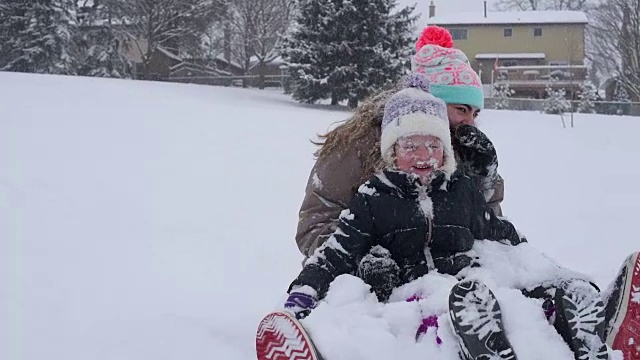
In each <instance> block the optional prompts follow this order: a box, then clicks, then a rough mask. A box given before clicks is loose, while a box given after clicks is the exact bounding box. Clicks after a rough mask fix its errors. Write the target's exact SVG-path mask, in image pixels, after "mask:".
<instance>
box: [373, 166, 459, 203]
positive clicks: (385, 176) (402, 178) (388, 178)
mask: <svg viewBox="0 0 640 360" xmlns="http://www.w3.org/2000/svg"><path fill="white" fill-rule="evenodd" d="M377 179H378V180H379V181H380V183H382V184H383V185H384V187H386V188H388V189H389V190H387V191H389V192H392V191H394V192H397V193H398V194H400V195H402V196H405V197H418V196H419V194H420V193H421V192H425V190H426V192H427V193H431V192H432V190H433V189H441V188H442V187H443V185H444V186H446V183H447V179H446V175H445V174H444V173H443V172H438V173H437V174H436V176H435V178H434V179H433V180H431V182H430V183H429V184H427V185H426V186H425V185H422V184H421V183H420V179H419V178H418V177H417V176H416V175H414V174H410V173H406V172H404V171H400V170H397V169H387V170H384V171H383V172H382V173H380V174H378V175H377ZM381 190H383V191H384V189H381Z"/></svg>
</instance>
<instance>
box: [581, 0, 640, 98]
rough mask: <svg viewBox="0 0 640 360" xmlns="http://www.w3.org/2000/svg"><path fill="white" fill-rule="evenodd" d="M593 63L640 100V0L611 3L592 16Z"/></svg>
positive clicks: (606, 3) (591, 56) (610, 1)
mask: <svg viewBox="0 0 640 360" xmlns="http://www.w3.org/2000/svg"><path fill="white" fill-rule="evenodd" d="M588 40H589V59H591V60H592V61H593V62H594V67H595V68H596V69H597V71H599V72H600V73H601V74H602V75H604V76H606V77H613V78H616V79H617V80H618V81H619V82H620V83H621V84H622V85H623V86H624V87H625V89H626V90H627V91H628V92H629V93H630V94H632V96H633V97H634V98H635V99H638V98H640V60H639V57H640V0H607V1H606V2H604V3H603V4H601V5H599V6H598V7H596V8H595V9H594V11H593V12H592V13H591V21H590V25H589V38H588Z"/></svg>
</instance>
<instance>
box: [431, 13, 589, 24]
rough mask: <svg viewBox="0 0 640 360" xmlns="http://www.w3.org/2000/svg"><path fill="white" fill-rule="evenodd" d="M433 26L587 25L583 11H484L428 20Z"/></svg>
mask: <svg viewBox="0 0 640 360" xmlns="http://www.w3.org/2000/svg"><path fill="white" fill-rule="evenodd" d="M427 21H428V23H429V24H433V25H482V24H487V25H498V24H586V23H588V20H587V15H586V14H585V13H583V12H582V11H489V12H487V17H484V13H483V12H482V11H477V12H467V13H455V14H450V15H442V16H435V17H432V18H430V19H428V20H427Z"/></svg>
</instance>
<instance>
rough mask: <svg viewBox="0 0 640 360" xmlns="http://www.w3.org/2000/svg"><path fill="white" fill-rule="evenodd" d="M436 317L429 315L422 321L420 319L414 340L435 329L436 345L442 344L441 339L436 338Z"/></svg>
mask: <svg viewBox="0 0 640 360" xmlns="http://www.w3.org/2000/svg"><path fill="white" fill-rule="evenodd" d="M438 327H439V326H438V317H437V316H435V315H431V316H428V317H426V318H424V319H422V323H421V324H420V327H418V331H417V332H416V340H418V338H420V335H422V334H426V333H427V331H428V330H429V328H435V329H436V343H438V345H440V344H442V339H440V337H439V336H438Z"/></svg>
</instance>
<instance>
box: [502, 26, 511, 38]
mask: <svg viewBox="0 0 640 360" xmlns="http://www.w3.org/2000/svg"><path fill="white" fill-rule="evenodd" d="M511 36H513V29H512V28H506V29H504V37H511Z"/></svg>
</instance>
